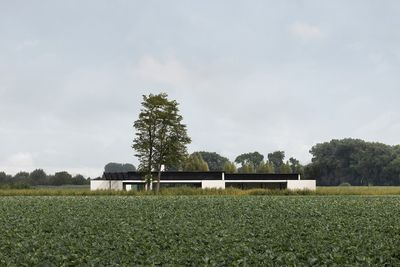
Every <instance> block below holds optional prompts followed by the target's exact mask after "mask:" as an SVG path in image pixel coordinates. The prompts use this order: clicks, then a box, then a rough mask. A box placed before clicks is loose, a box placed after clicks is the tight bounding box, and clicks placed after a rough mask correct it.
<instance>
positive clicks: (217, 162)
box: [182, 151, 304, 174]
mask: <svg viewBox="0 0 400 267" xmlns="http://www.w3.org/2000/svg"><path fill="white" fill-rule="evenodd" d="M182 170H184V171H225V172H226V173H300V174H303V170H304V167H303V166H302V165H301V164H300V162H299V161H298V160H297V159H295V158H293V157H292V158H290V159H289V160H287V161H285V152H284V151H275V152H272V153H269V154H268V156H267V158H265V157H264V155H262V154H260V153H259V152H257V151H255V152H249V153H244V154H241V155H238V156H237V157H236V158H235V160H234V161H233V162H232V161H230V160H229V159H228V158H226V157H224V156H221V155H219V154H218V153H216V152H207V151H199V152H194V153H192V154H190V155H189V157H188V158H187V159H186V160H185V161H184V163H183V165H182Z"/></svg>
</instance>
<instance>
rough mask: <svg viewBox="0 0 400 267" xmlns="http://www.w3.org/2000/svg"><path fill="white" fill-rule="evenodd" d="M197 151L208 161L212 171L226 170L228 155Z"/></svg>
mask: <svg viewBox="0 0 400 267" xmlns="http://www.w3.org/2000/svg"><path fill="white" fill-rule="evenodd" d="M197 153H199V154H200V155H201V157H202V158H203V160H204V161H205V162H207V165H208V168H209V169H210V171H222V170H224V166H225V165H224V164H225V162H227V161H229V160H228V159H227V158H226V157H223V156H221V155H219V154H217V153H216V152H206V151H199V152H197Z"/></svg>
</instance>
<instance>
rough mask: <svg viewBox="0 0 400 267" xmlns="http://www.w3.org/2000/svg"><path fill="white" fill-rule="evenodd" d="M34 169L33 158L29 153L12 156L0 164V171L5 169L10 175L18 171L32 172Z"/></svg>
mask: <svg viewBox="0 0 400 267" xmlns="http://www.w3.org/2000/svg"><path fill="white" fill-rule="evenodd" d="M34 168H35V164H34V160H33V156H32V154H31V153H29V152H20V153H16V154H13V155H11V156H9V157H8V158H6V159H5V160H3V161H1V162H0V169H7V171H8V172H10V173H14V174H15V173H16V172H18V171H20V170H25V171H32V170H33V169H34Z"/></svg>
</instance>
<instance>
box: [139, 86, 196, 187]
mask: <svg viewBox="0 0 400 267" xmlns="http://www.w3.org/2000/svg"><path fill="white" fill-rule="evenodd" d="M178 105H179V104H178V102H176V101H175V100H169V99H168V95H167V94H165V93H161V94H158V95H153V94H150V95H148V96H146V95H144V96H143V102H142V109H141V111H140V114H139V118H138V119H137V120H136V121H135V123H134V128H135V130H136V137H135V139H134V141H133V145H132V147H133V149H134V150H135V151H136V154H135V156H137V157H138V159H139V163H140V164H139V170H140V171H143V172H144V173H146V174H147V176H149V175H150V174H151V172H152V171H153V170H154V171H156V172H158V176H157V184H156V192H158V191H159V189H160V178H161V166H162V165H164V166H165V167H166V168H168V167H174V166H177V165H180V164H181V163H182V161H183V160H184V159H185V158H186V155H187V149H186V145H187V144H189V143H190V142H191V140H190V138H189V136H188V135H187V131H186V125H185V124H183V123H182V120H183V118H182V116H181V115H180V114H179V109H178ZM148 185H149V184H148Z"/></svg>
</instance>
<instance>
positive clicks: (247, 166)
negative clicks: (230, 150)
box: [238, 163, 256, 173]
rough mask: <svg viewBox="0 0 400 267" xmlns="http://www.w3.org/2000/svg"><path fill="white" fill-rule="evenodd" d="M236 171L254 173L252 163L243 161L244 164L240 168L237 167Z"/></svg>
mask: <svg viewBox="0 0 400 267" xmlns="http://www.w3.org/2000/svg"><path fill="white" fill-rule="evenodd" d="M238 172H239V173H255V172H256V170H255V169H254V167H253V164H251V163H244V164H243V165H242V167H240V168H239V169H238Z"/></svg>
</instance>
